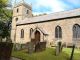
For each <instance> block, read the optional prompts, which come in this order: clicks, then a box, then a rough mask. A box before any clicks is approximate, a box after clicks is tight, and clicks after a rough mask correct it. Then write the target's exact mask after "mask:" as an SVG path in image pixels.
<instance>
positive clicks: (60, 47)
mask: <svg viewBox="0 0 80 60" xmlns="http://www.w3.org/2000/svg"><path fill="white" fill-rule="evenodd" d="M61 50H62V43H61V42H58V43H57V46H56V51H55V55H56V56H57V55H59V54H60V52H61Z"/></svg>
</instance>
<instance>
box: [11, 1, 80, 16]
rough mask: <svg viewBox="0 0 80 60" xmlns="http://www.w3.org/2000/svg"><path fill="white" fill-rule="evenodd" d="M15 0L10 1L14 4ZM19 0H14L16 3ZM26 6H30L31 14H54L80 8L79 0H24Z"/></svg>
mask: <svg viewBox="0 0 80 60" xmlns="http://www.w3.org/2000/svg"><path fill="white" fill-rule="evenodd" d="M14 1H15V0H12V4H14V3H15V2H14ZM20 1H21V0H16V3H18V2H20ZM24 1H25V2H26V3H28V4H32V11H33V14H35V15H38V14H43V13H47V14H50V13H54V12H60V11H66V10H72V9H76V8H80V0H24Z"/></svg>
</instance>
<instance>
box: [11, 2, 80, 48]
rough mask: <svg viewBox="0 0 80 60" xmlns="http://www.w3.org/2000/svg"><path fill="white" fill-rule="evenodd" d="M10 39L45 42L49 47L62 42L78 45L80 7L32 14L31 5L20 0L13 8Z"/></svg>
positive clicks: (79, 38) (21, 41) (24, 41)
mask: <svg viewBox="0 0 80 60" xmlns="http://www.w3.org/2000/svg"><path fill="white" fill-rule="evenodd" d="M11 39H12V42H13V43H19V44H26V43H27V42H31V41H33V42H46V43H47V46H48V47H51V46H55V45H56V43H57V42H62V43H63V44H65V45H66V46H68V45H72V44H76V46H77V47H80V8H78V9H74V10H69V11H62V12H56V13H51V14H45V15H41V16H33V14H32V6H31V5H29V4H27V3H25V2H24V1H22V2H20V3H18V4H16V5H15V6H14V8H13V17H12V29H11Z"/></svg>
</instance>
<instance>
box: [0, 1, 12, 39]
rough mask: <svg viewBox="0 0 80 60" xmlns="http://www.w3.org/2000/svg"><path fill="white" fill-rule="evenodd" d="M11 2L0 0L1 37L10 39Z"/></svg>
mask: <svg viewBox="0 0 80 60" xmlns="http://www.w3.org/2000/svg"><path fill="white" fill-rule="evenodd" d="M8 2H9V0H0V37H1V40H2V38H5V37H6V38H8V37H10V29H11V20H12V10H11V9H8V8H7V7H8V6H9V4H8Z"/></svg>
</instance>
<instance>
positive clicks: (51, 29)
mask: <svg viewBox="0 0 80 60" xmlns="http://www.w3.org/2000/svg"><path fill="white" fill-rule="evenodd" d="M74 24H79V25H80V18H79V17H78V18H68V19H63V20H56V21H48V22H42V23H36V24H28V25H20V26H17V29H16V43H26V42H29V41H30V40H31V38H30V29H31V28H33V29H35V28H36V27H39V28H40V29H42V30H44V31H45V32H47V34H48V36H47V40H46V41H47V46H50V45H51V43H52V44H53V45H54V44H55V43H56V38H55V27H56V26H57V25H59V26H60V27H61V28H62V39H61V41H62V43H66V44H67V45H68V44H69V43H72V40H73V25H74ZM21 29H24V33H25V34H24V38H23V39H21V38H20V33H21V32H20V31H21ZM41 40H43V38H42V37H41Z"/></svg>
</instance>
